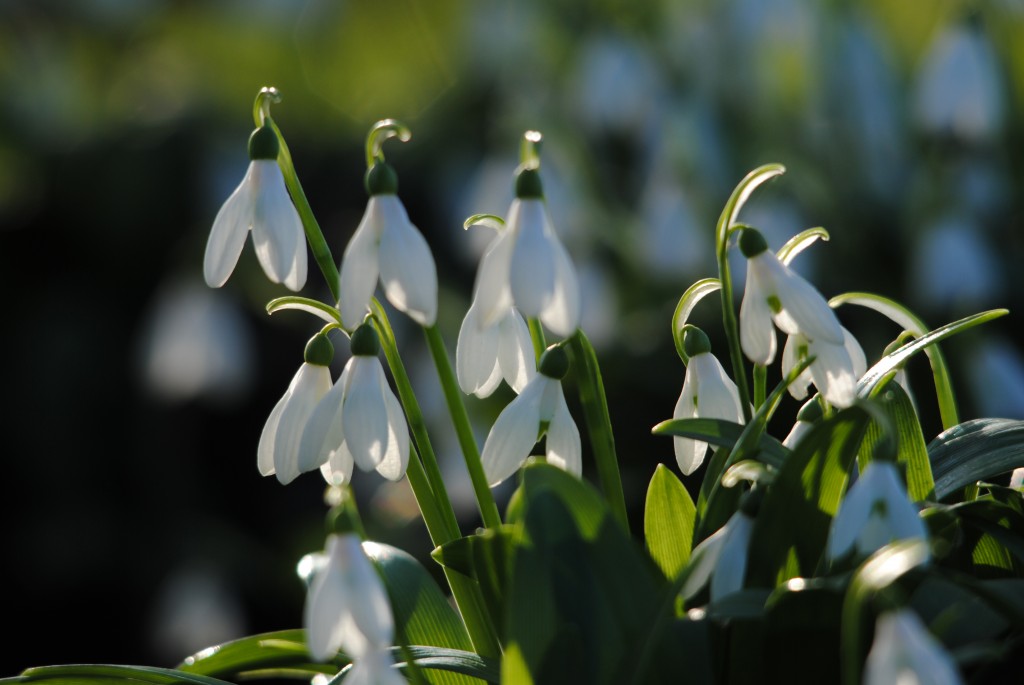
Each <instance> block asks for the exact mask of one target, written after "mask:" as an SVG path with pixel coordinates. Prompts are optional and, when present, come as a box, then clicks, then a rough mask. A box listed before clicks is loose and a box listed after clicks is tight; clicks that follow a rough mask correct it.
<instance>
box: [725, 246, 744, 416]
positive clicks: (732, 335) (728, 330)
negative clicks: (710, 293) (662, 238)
mask: <svg viewBox="0 0 1024 685" xmlns="http://www.w3.org/2000/svg"><path fill="white" fill-rule="evenodd" d="M718 280H719V281H720V282H721V284H722V324H723V325H724V326H725V336H726V338H728V340H729V357H730V359H732V377H733V378H735V379H736V387H737V389H738V390H739V391H740V404H741V405H742V406H743V420H744V422H749V421H750V417H751V412H750V392H749V390H747V374H746V371H744V370H743V350H741V349H740V330H739V325H738V324H737V322H736V309H735V308H734V307H733V304H732V276H731V274H730V273H729V249H728V239H727V240H725V241H723V243H722V245H721V246H720V247H719V250H718Z"/></svg>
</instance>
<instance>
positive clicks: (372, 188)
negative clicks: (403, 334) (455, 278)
mask: <svg viewBox="0 0 1024 685" xmlns="http://www.w3.org/2000/svg"><path fill="white" fill-rule="evenodd" d="M366 189H367V191H368V192H369V193H370V200H369V202H367V204H366V212H365V213H364V214H363V219H362V221H361V222H360V223H359V227H358V228H356V232H355V233H354V234H353V235H352V239H351V240H349V243H348V246H347V247H346V248H345V254H344V256H342V258H341V268H340V277H339V278H340V283H339V289H340V293H341V297H340V299H339V300H338V309H339V310H340V311H341V320H342V323H344V324H345V326H346V327H347V328H355V327H356V326H358V325H359V324H360V323H362V321H363V318H364V317H365V316H366V313H367V312H368V311H369V308H370V299H371V298H372V297H373V291H374V290H375V289H376V288H377V280H378V278H379V280H380V282H381V285H382V286H383V288H384V295H385V297H387V299H388V302H390V303H391V304H393V305H394V306H395V308H396V309H398V310H399V311H401V312H404V313H405V314H408V315H409V317H411V318H412V319H413V320H414V321H415V322H416V323H418V324H420V325H421V326H433V325H434V322H435V321H436V320H437V267H436V266H435V265H434V256H433V255H432V254H431V252H430V247H429V246H428V245H427V241H426V240H425V239H424V238H423V235H422V234H421V233H420V232H419V230H417V228H416V227H415V226H413V225H412V222H410V221H409V215H408V214H406V212H405V207H404V206H403V205H402V201H401V200H399V199H398V195H396V193H397V191H398V176H397V175H396V174H395V172H394V170H392V169H391V167H390V166H388V165H387V164H385V163H384V162H382V161H378V162H377V163H376V164H374V165H373V167H371V168H370V170H369V171H368V172H367V174H366Z"/></svg>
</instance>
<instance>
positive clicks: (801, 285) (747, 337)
mask: <svg viewBox="0 0 1024 685" xmlns="http://www.w3.org/2000/svg"><path fill="white" fill-rule="evenodd" d="M740 249H741V250H742V252H743V255H744V256H745V257H746V258H747V282H746V287H745V290H744V292H743V303H742V304H741V305H740V342H741V344H742V347H743V352H744V353H745V354H746V355H747V358H748V359H750V360H751V361H752V362H754V363H755V364H760V365H762V366H767V365H768V364H770V363H771V362H772V360H774V359H775V349H776V348H775V345H776V343H775V329H774V328H773V327H772V321H773V320H774V322H775V325H777V326H778V327H779V328H780V329H781V330H782V331H783V332H785V333H788V334H789V335H795V334H797V333H802V334H803V335H804V337H805V338H806V339H807V340H812V341H822V342H826V343H831V344H833V345H839V346H842V345H843V329H842V326H840V325H839V320H838V319H836V315H835V313H834V312H833V311H832V308H831V307H829V306H828V302H826V301H825V298H824V297H822V296H821V293H819V292H818V291H817V290H816V289H815V288H814V286H812V285H811V284H810V283H808V282H807V281H805V280H804V279H803V277H801V276H800V275H799V274H797V273H796V272H795V271H793V270H791V269H790V268H789V267H788V266H786V265H785V264H783V263H782V262H781V261H780V260H779V258H778V257H776V256H775V254H774V253H773V252H772V251H771V250H769V249H768V244H767V243H766V242H765V240H764V238H763V237H762V236H761V234H760V233H759V232H758V231H756V230H754V229H751V228H748V229H744V231H743V233H742V234H741V235H740Z"/></svg>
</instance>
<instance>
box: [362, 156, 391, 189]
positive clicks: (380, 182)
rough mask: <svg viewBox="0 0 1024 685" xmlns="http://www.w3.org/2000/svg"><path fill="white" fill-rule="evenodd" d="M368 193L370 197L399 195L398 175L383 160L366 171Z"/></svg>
mask: <svg viewBox="0 0 1024 685" xmlns="http://www.w3.org/2000/svg"><path fill="white" fill-rule="evenodd" d="M364 180H365V184H366V192H367V193H369V195H370V197H373V196H374V195H397V194H398V174H397V173H395V170H394V169H393V168H392V167H391V165H390V164H388V163H387V162H385V161H383V160H378V161H376V162H374V163H373V166H372V167H370V168H369V169H367V170H366V178H365V179H364Z"/></svg>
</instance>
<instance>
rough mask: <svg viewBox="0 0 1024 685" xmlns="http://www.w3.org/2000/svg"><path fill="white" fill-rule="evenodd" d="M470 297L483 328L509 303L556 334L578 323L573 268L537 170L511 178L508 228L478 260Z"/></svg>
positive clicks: (573, 328)
mask: <svg viewBox="0 0 1024 685" xmlns="http://www.w3.org/2000/svg"><path fill="white" fill-rule="evenodd" d="M473 301H474V303H475V304H476V306H478V307H479V314H478V317H479V322H480V326H482V327H486V326H490V325H492V324H494V323H495V322H496V321H498V320H499V319H500V318H501V317H502V316H504V315H505V313H506V311H507V309H508V307H510V306H512V305H515V307H516V308H517V309H518V310H519V311H520V312H521V313H522V314H523V316H525V317H527V318H539V319H540V321H541V322H542V323H543V324H544V325H545V326H547V327H548V328H550V329H551V330H552V331H554V332H555V333H557V334H558V335H561V336H570V335H572V334H573V333H574V332H575V331H576V328H577V327H578V326H579V320H580V287H579V281H578V279H577V276H576V269H575V267H574V266H573V264H572V260H570V258H569V253H568V252H566V250H565V247H564V246H563V245H562V243H561V241H560V240H559V239H558V236H557V235H556V234H555V231H554V228H553V227H552V226H551V221H550V219H549V218H548V213H547V208H546V207H545V204H544V196H543V190H542V188H541V182H540V176H539V173H538V172H537V170H536V169H523V170H521V171H520V172H519V176H518V177H517V178H516V199H515V200H513V201H512V206H511V208H510V209H509V213H508V226H507V228H505V230H503V231H501V233H500V234H499V235H498V238H497V240H495V241H494V242H493V243H491V246H490V247H489V248H488V250H487V252H486V253H485V254H484V256H483V259H481V260H480V267H479V269H478V270H477V276H476V286H475V288H474V295H473Z"/></svg>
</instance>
